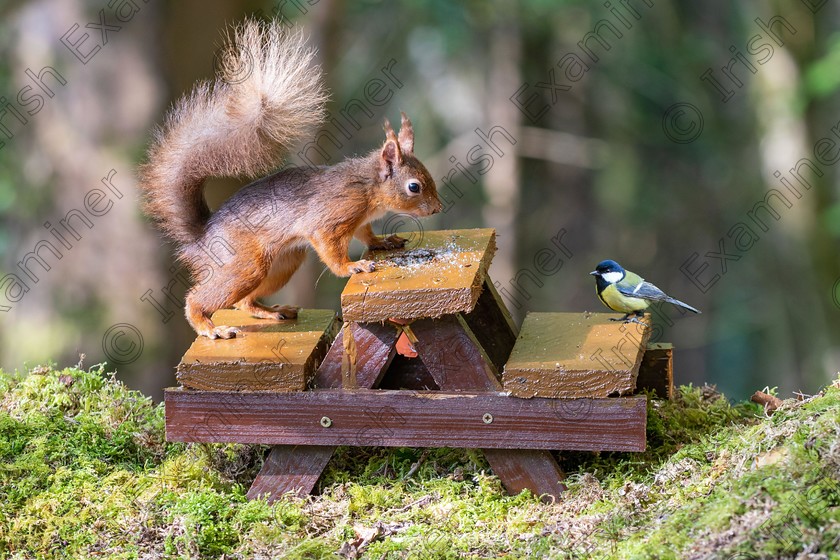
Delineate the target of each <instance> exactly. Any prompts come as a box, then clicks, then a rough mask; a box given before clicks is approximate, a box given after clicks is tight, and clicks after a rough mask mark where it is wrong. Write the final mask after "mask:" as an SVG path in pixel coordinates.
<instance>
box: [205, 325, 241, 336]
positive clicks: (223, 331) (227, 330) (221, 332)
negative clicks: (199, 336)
mask: <svg viewBox="0 0 840 560" xmlns="http://www.w3.org/2000/svg"><path fill="white" fill-rule="evenodd" d="M237 334H239V329H237V328H236V327H226V326H219V327H215V328H213V330H212V331H210V334H209V335H207V336H209V337H210V338H213V339H216V338H225V339H227V338H236V335H237Z"/></svg>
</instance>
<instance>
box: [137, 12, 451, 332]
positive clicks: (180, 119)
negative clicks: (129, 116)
mask: <svg viewBox="0 0 840 560" xmlns="http://www.w3.org/2000/svg"><path fill="white" fill-rule="evenodd" d="M284 33H285V32H284V31H283V29H282V26H281V25H280V24H279V23H274V24H261V23H257V22H254V21H248V22H245V23H244V24H243V25H242V26H241V27H239V28H237V29H236V31H235V33H234V39H235V41H236V44H237V50H236V51H235V53H234V54H232V55H230V56H231V58H230V59H225V60H223V61H222V62H223V64H222V68H223V72H222V75H221V76H220V78H219V79H217V80H216V81H215V82H214V83H213V84H199V85H198V86H197V87H196V88H195V90H194V91H193V92H192V94H190V95H189V96H187V97H185V98H183V99H181V100H180V101H179V102H178V103H177V104H176V105H175V107H174V108H173V110H172V111H171V112H170V114H169V115H168V116H167V119H166V123H165V124H164V126H163V127H162V129H161V130H160V131H158V133H157V134H156V137H155V140H154V142H153V144H152V146H151V148H150V149H149V155H148V160H147V162H146V163H145V164H144V165H143V166H142V167H141V170H140V179H141V183H140V184H141V189H142V190H143V193H144V196H145V209H146V212H147V213H148V214H149V215H150V216H152V218H153V219H155V220H156V221H157V222H158V223H159V224H160V226H161V228H162V229H163V231H164V232H165V233H166V234H167V235H168V236H169V237H171V238H172V239H173V240H174V241H175V242H176V243H177V244H178V257H179V258H180V259H181V260H182V261H183V262H184V263H185V264H186V265H187V267H188V268H189V269H190V271H191V273H192V275H193V278H194V279H195V280H196V282H197V283H196V284H195V285H194V286H193V287H192V288H191V289H190V291H189V292H188V294H187V305H186V315H187V319H188V321H189V322H190V325H192V327H193V328H194V329H195V330H196V332H198V333H199V334H201V335H204V336H208V337H211V338H219V337H221V338H230V337H232V336H236V334H237V331H236V329H233V328H230V327H226V326H216V325H214V324H213V322H212V321H211V319H210V317H211V315H212V314H213V312H215V311H216V310H218V309H222V308H225V307H231V306H236V307H237V308H239V309H243V310H246V311H248V312H250V313H251V314H253V315H254V316H257V317H262V318H267V319H276V320H280V319H288V318H293V317H295V316H296V314H297V309H296V308H294V307H291V306H282V307H281V306H275V307H267V306H265V305H262V304H260V303H259V302H258V301H257V299H258V298H260V297H265V296H268V295H271V294H272V293H274V292H275V291H277V290H279V289H280V288H281V287H283V286H284V285H285V284H286V282H288V280H289V278H291V276H292V275H293V274H294V272H295V271H296V270H297V268H298V267H299V266H300V264H301V263H302V262H303V260H304V258H305V247H306V245H311V246H312V247H313V248H314V249H315V251H316V253H317V254H318V256H319V257H320V258H321V260H322V261H323V262H324V263H325V264H326V265H327V266H328V267H329V269H330V270H331V271H332V272H333V273H334V274H336V275H338V276H349V275H350V274H355V273H360V272H369V271H371V270H373V263H371V262H370V261H364V260H361V261H355V262H354V261H351V260H350V259H349V257H348V255H347V250H348V247H349V245H350V240H351V239H352V238H353V236H356V237H358V238H359V239H361V240H362V241H363V242H364V243H366V244H367V245H368V246H369V247H371V248H395V247H401V246H402V245H404V244H405V240H404V239H401V238H399V237H397V236H390V237H388V238H387V239H379V238H377V237H376V236H375V235H374V234H373V230H372V229H371V227H370V224H369V222H370V221H371V220H373V219H375V218H377V217H379V216H381V215H382V214H384V213H385V212H386V211H389V210H395V211H398V212H406V213H410V214H413V215H417V216H428V215H430V214H433V213H435V212H439V211H440V210H441V209H442V205H441V202H440V200H439V198H438V195H437V190H436V187H435V183H434V180H433V179H432V177H431V176H430V175H429V172H428V171H427V170H426V168H425V167H424V166H423V164H422V163H421V162H420V161H419V160H418V159H417V158H416V157H414V130H413V127H412V125H411V121H410V120H409V119H408V117H406V116H405V114H402V124H401V127H400V131H399V135H397V134H396V133H395V132H394V131H393V129H392V128H391V125H390V124H389V123H388V122H387V121H386V122H385V131H386V138H385V143H384V144H383V146H382V148H381V149H378V150H375V151H373V152H371V153H370V154H368V155H367V156H365V157H362V158H353V159H347V160H344V161H343V162H341V163H339V164H337V165H334V166H331V167H318V168H289V169H284V170H282V171H280V172H277V173H274V174H272V175H269V176H267V177H263V178H262V179H259V180H257V181H255V182H253V183H251V184H250V185H248V186H246V187H244V188H243V189H241V190H240V191H239V192H238V193H236V194H235V195H233V196H232V197H231V198H230V199H229V200H228V201H226V202H225V203H224V204H223V205H222V207H221V208H219V210H218V211H217V212H216V213H215V214H212V215H211V214H210V211H209V210H208V208H207V204H206V203H205V201H204V196H203V185H204V181H205V179H206V178H208V177H211V176H246V177H257V176H259V175H261V174H263V173H266V172H267V171H269V170H270V169H271V168H273V167H274V166H276V165H277V164H278V163H279V162H280V161H281V160H282V158H283V157H284V156H285V155H286V154H288V152H289V150H290V149H291V147H292V146H294V145H295V144H297V143H299V142H301V141H302V140H304V139H306V138H307V137H308V136H309V135H310V134H311V131H312V129H313V128H315V127H316V126H317V125H319V124H320V123H321V122H322V120H323V118H324V107H323V106H324V102H325V100H326V98H327V96H326V94H325V92H324V90H323V87H322V85H321V75H320V71H319V70H318V69H317V68H314V67H312V65H311V61H312V58H313V56H314V52H313V51H312V50H310V49H307V48H306V47H305V44H304V41H303V38H302V37H301V36H300V35H299V34H298V35H286V34H284ZM243 67H247V68H250V73H249V74H247V76H246V77H245V78H244V79H241V80H234V79H232V78H231V76H233V75H234V70H233V69H239V71H241V69H242V68H243ZM412 189H414V190H417V191H418V192H412Z"/></svg>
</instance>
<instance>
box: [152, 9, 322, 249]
mask: <svg viewBox="0 0 840 560" xmlns="http://www.w3.org/2000/svg"><path fill="white" fill-rule="evenodd" d="M222 53H223V54H221V55H219V58H218V63H219V75H218V76H217V78H216V80H215V81H214V82H212V83H210V82H204V83H201V84H199V85H198V86H197V87H196V88H195V89H194V90H193V92H192V93H191V94H189V95H187V96H185V97H183V98H182V99H180V100H179V101H178V102H177V103H176V104H175V106H174V108H173V109H172V110H171V111H170V112H169V114H168V115H167V118H166V122H165V124H164V125H163V127H161V128H160V129H159V130H158V131H157V132H156V134H155V138H154V141H153V143H152V146H151V147H150V149H149V156H148V160H147V162H146V163H145V164H144V165H143V166H142V167H141V169H140V186H141V189H142V191H143V194H144V198H145V204H144V206H145V210H146V213H147V214H149V216H151V217H152V218H153V219H154V220H156V221H157V222H158V223H159V225H160V227H161V228H162V229H163V231H164V232H165V233H166V234H167V235H168V236H169V237H171V238H172V239H173V240H175V241H176V242H179V243H181V244H188V243H192V242H195V241H196V240H198V239H199V238H200V237H201V236H202V234H203V233H204V227H205V225H206V223H207V220H208V219H209V217H210V211H209V209H208V208H207V204H206V202H205V201H204V195H203V184H204V180H205V179H207V178H208V177H247V178H254V177H257V176H261V175H264V174H265V173H267V172H268V171H271V170H272V169H273V168H275V167H276V166H277V165H278V164H279V163H280V162H281V161H282V159H283V157H285V156H286V155H287V154H288V152H289V150H290V149H291V148H292V147H293V146H294V145H295V144H297V143H298V142H300V141H302V140H304V139H306V138H308V137H309V135H310V133H311V131H312V130H313V129H314V128H315V127H317V126H318V125H320V124H321V123H322V122H323V119H324V115H325V113H324V103H325V102H326V100H327V94H326V92H325V90H324V87H323V85H322V81H321V72H320V70H319V69H317V68H315V67H314V65H313V64H312V59H313V58H314V56H315V51H314V50H313V49H310V48H307V47H306V45H305V43H304V38H303V36H302V34H301V33H300V32H297V33H291V32H288V31H285V30H284V29H283V28H282V26H281V25H280V24H279V23H260V22H257V21H253V20H249V21H246V22H244V23H243V24H241V25H240V26H238V27H237V28H235V29H234V31H233V45H232V48H230V49H225V50H223V51H222Z"/></svg>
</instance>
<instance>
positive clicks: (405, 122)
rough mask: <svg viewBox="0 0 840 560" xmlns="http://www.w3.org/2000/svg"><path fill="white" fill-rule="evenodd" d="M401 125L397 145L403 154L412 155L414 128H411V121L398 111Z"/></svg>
mask: <svg viewBox="0 0 840 560" xmlns="http://www.w3.org/2000/svg"><path fill="white" fill-rule="evenodd" d="M400 116H401V117H402V123H401V124H400V137H399V143H400V148H401V149H402V151H403V153H405V154H409V155H413V154H414V127H412V126H411V120H410V119H409V118H408V116H406V114H405V113H403V112H402V111H400Z"/></svg>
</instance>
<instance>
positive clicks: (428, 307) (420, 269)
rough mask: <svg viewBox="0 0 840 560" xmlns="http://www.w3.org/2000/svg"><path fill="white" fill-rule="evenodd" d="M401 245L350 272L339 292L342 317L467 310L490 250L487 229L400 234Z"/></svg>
mask: <svg viewBox="0 0 840 560" xmlns="http://www.w3.org/2000/svg"><path fill="white" fill-rule="evenodd" d="M406 237H410V238H411V239H412V241H411V242H409V243H408V244H407V246H406V249H396V250H393V251H375V252H373V253H371V254H369V255H367V256H366V258H369V259H370V258H372V259H373V260H374V261H375V262H376V263H377V270H375V271H374V272H370V273H364V274H354V275H353V276H351V277H350V279H349V280H348V282H347V285H346V286H345V288H344V291H343V292H342V293H341V310H342V315H343V317H344V320H345V321H357V322H375V321H385V320H387V319H389V318H397V319H417V318H421V317H440V316H442V315H447V314H451V313H458V312H461V311H464V312H469V311H472V309H473V307H475V304H476V302H477V301H478V297H479V294H480V293H481V287H482V284H483V283H484V278H485V276H486V274H487V268H488V267H489V266H490V261H491V260H492V258H493V254H494V253H495V251H496V234H495V231H494V230H492V229H468V230H444V231H426V232H419V233H415V234H406Z"/></svg>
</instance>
